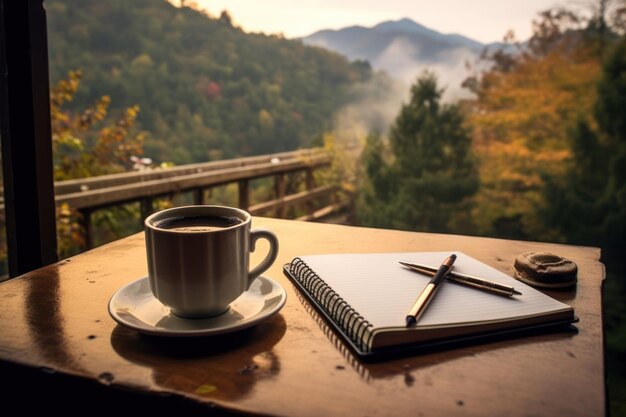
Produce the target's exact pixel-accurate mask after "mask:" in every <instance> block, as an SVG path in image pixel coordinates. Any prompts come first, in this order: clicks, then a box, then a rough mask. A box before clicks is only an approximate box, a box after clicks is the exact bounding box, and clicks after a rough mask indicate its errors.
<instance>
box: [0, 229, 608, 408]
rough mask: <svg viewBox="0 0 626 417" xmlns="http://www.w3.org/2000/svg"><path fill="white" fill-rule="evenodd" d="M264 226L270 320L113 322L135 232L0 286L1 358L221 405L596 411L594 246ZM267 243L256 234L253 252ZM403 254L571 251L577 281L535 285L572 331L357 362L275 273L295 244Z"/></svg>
mask: <svg viewBox="0 0 626 417" xmlns="http://www.w3.org/2000/svg"><path fill="white" fill-rule="evenodd" d="M261 227H262V228H267V229H270V230H272V231H274V232H275V233H276V234H277V236H278V239H279V241H280V250H279V255H278V259H277V261H276V263H275V264H274V265H273V266H272V268H271V269H270V270H269V271H267V272H266V273H265V274H264V275H265V276H268V277H270V278H273V279H274V280H276V281H278V282H279V283H280V284H281V285H282V286H283V287H284V288H285V289H286V291H287V295H288V299H287V303H286V305H285V307H284V308H283V309H282V310H281V312H280V313H279V314H278V315H276V316H274V317H272V318H271V319H269V320H268V321H266V322H264V323H262V324H260V325H258V326H256V327H254V328H252V329H249V330H246V331H243V332H238V333H234V334H230V335H224V336H219V337H209V338H193V339H166V338H159V337H148V336H143V335H139V334H137V333H136V332H134V331H132V330H129V329H127V328H125V327H122V326H119V325H117V324H116V323H115V321H113V320H112V319H111V317H110V316H109V314H108V311H107V303H108V301H109V298H110V297H111V296H112V295H113V294H114V293H115V291H116V290H117V289H119V288H120V287H122V286H123V285H125V284H127V283H129V282H131V281H133V280H136V279H138V278H141V277H143V276H145V275H146V271H147V267H146V255H145V248H144V239H143V233H140V234H136V235H133V236H130V237H128V238H125V239H122V240H119V241H116V242H113V243H110V244H108V245H105V246H102V247H99V248H97V249H94V250H91V251H89V252H86V253H84V254H81V255H78V256H75V257H73V258H69V259H67V260H65V261H61V262H59V263H57V264H55V265H51V266H48V267H45V268H42V269H40V270H36V271H33V272H31V273H28V274H26V275H23V276H21V277H18V278H15V279H13V280H10V281H8V282H5V283H2V284H0V363H4V364H10V365H11V366H19V367H21V366H24V369H27V368H28V369H31V370H32V369H34V370H35V373H42V374H46V375H51V374H52V375H58V376H59V377H61V376H67V375H69V376H72V377H80V378H78V379H77V380H78V381H84V383H88V382H89V381H94V382H96V383H97V384H98V385H100V386H104V387H106V389H111V390H115V389H123V390H126V391H128V392H133V393H144V394H147V395H148V397H149V396H151V395H153V396H154V397H155V398H156V397H162V396H163V395H166V396H173V397H181V398H184V399H186V400H188V401H191V402H194V403H198V404H199V405H206V406H207V411H214V412H218V413H219V412H235V413H238V412H244V413H250V414H259V415H275V416H315V417H318V416H330V415H341V416H344V415H346V416H349V415H350V416H351V415H355V416H432V415H441V416H449V415H467V416H507V417H510V416H601V415H605V408H606V399H605V379H604V357H603V326H602V308H601V286H602V282H603V279H604V267H603V265H602V264H601V263H600V262H599V257H600V252H599V250H598V249H596V248H588V247H575V246H564V245H555V244H544V243H534V242H521V241H509V240H498V239H488V238H477V237H466V236H455V235H437V234H425V233H412V232H401V231H390V230H378V229H368V228H357V227H348V226H336V225H327V224H315V223H306V222H297V221H288V220H276V219H268V218H259V217H255V218H254V220H253V228H261ZM266 249H267V248H266V246H264V245H263V244H259V245H258V247H257V252H255V253H254V254H253V257H252V258H253V261H252V262H253V263H254V262H258V261H259V260H260V259H261V258H262V257H263V256H264V254H265V251H266ZM413 251H451V252H452V251H461V252H464V253H466V254H468V255H470V256H472V257H474V258H476V259H478V260H480V261H482V262H485V263H487V264H489V265H491V266H493V267H495V268H497V269H499V270H500V271H502V272H504V273H507V274H509V275H512V272H513V262H514V260H515V257H516V256H517V255H518V254H520V253H523V252H529V251H549V252H553V253H556V254H558V255H561V256H564V257H566V258H569V259H571V260H573V261H574V262H576V263H577V264H578V267H579V274H578V278H579V283H578V286H577V288H576V289H574V290H569V291H546V293H547V294H549V295H551V296H553V297H554V298H557V299H559V300H560V301H563V302H565V303H568V304H570V305H572V306H573V307H574V308H575V310H576V314H577V316H578V317H579V318H580V322H579V323H577V324H576V327H577V328H578V332H577V333H573V332H559V333H549V334H539V335H531V336H528V337H523V338H515V339H508V340H502V341H497V342H492V343H487V344H481V345H475V346H470V347H464V348H457V349H448V350H445V351H441V352H433V353H429V354H423V355H418V356H412V357H404V358H398V359H393V360H389V361H385V362H381V363H373V364H369V363H362V362H359V361H358V360H357V359H356V358H354V357H353V356H352V355H351V353H350V351H349V350H348V349H347V348H346V347H345V346H344V345H343V344H342V343H341V341H339V340H338V339H337V337H336V336H335V334H334V333H332V331H330V330H328V328H327V326H325V324H324V322H323V321H322V320H320V319H319V317H318V316H317V314H316V313H315V311H313V310H311V309H310V307H309V306H308V305H307V303H306V301H304V300H303V299H302V297H301V295H299V294H297V293H296V290H295V289H294V287H293V286H292V284H291V283H290V282H289V280H288V279H287V278H286V277H285V276H284V275H283V273H282V271H281V268H282V265H283V264H284V263H287V262H289V261H290V260H291V259H293V258H294V257H296V256H300V255H306V254H314V253H343V252H353V253H357V252H358V253H372V252H413ZM144 397H145V395H144Z"/></svg>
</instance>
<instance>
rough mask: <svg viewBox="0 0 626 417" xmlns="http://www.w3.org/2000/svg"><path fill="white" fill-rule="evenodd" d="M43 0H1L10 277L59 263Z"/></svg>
mask: <svg viewBox="0 0 626 417" xmlns="http://www.w3.org/2000/svg"><path fill="white" fill-rule="evenodd" d="M47 42H48V41H47V29H46V12H45V9H44V6H43V0H28V1H12V0H0V136H1V137H2V141H1V142H2V169H3V176H4V178H3V180H4V199H5V203H4V210H5V215H6V234H7V248H8V261H9V275H10V276H11V277H14V276H17V275H21V274H23V273H25V272H28V271H31V270H33V269H36V268H39V267H42V266H44V265H48V264H51V263H53V262H55V261H56V260H57V253H56V248H57V243H56V222H55V204H54V188H53V178H52V140H51V137H52V133H51V127H50V88H49V84H48V78H49V75H48V43H47Z"/></svg>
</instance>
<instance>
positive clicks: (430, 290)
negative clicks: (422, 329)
mask: <svg viewBox="0 0 626 417" xmlns="http://www.w3.org/2000/svg"><path fill="white" fill-rule="evenodd" d="M455 259H456V255H454V254H452V255H450V256H448V257H447V258H446V260H445V261H443V263H442V264H441V266H440V267H439V269H438V270H437V272H436V273H435V275H434V276H433V277H432V279H431V280H430V282H429V283H428V284H426V287H425V288H424V289H423V290H422V292H421V293H420V295H419V297H417V299H416V300H415V302H414V303H413V307H411V309H410V310H409V312H408V313H407V315H406V326H407V327H409V326H412V325H413V324H415V323H416V322H417V320H419V318H420V317H421V316H422V314H424V311H426V307H428V304H429V303H430V301H431V300H432V299H433V297H434V296H435V293H436V292H437V289H439V286H440V285H441V284H442V283H443V280H444V278H445V277H446V274H447V273H448V271H450V269H452V265H453V264H454V261H455Z"/></svg>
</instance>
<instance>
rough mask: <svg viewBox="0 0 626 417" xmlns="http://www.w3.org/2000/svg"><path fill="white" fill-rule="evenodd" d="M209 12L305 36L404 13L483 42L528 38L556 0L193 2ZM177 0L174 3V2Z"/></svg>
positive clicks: (251, 28) (245, 25) (248, 27)
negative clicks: (542, 13)
mask: <svg viewBox="0 0 626 417" xmlns="http://www.w3.org/2000/svg"><path fill="white" fill-rule="evenodd" d="M195 2H196V3H197V4H198V5H199V6H200V7H201V8H203V9H205V10H207V11H208V12H209V13H210V14H211V15H213V16H217V15H219V14H220V13H221V11H222V10H228V12H229V13H230V15H231V17H232V19H233V21H234V23H235V24H236V25H237V26H240V27H241V28H242V29H244V30H245V31H246V32H264V33H267V34H271V33H273V34H276V33H282V34H283V35H284V36H285V37H287V38H294V37H304V36H307V35H310V34H311V33H314V32H316V31H318V30H320V29H341V28H343V27H347V26H353V25H360V26H365V27H370V26H374V25H376V24H377V23H380V22H383V21H386V20H398V19H401V18H404V17H408V18H410V19H413V20H414V21H416V22H418V23H420V24H422V25H424V26H426V27H429V28H431V29H434V30H436V31H439V32H441V33H458V34H461V35H465V36H467V37H469V38H472V39H474V40H477V41H479V42H483V43H489V42H496V41H501V40H502V38H503V36H504V34H505V33H506V32H507V31H508V30H510V29H512V30H513V31H514V32H515V35H516V38H517V39H518V40H526V39H528V37H529V36H530V33H531V29H532V19H533V18H535V17H536V16H537V13H538V12H540V11H543V10H546V9H548V8H550V7H552V6H555V5H564V4H567V2H566V3H563V2H558V1H555V0H516V1H511V0H384V1H381V0H195ZM173 3H175V4H176V3H177V1H173Z"/></svg>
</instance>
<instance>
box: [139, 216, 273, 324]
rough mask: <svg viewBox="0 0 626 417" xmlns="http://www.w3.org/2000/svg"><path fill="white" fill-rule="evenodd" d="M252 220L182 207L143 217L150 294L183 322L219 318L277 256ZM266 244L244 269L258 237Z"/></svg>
mask: <svg viewBox="0 0 626 417" xmlns="http://www.w3.org/2000/svg"><path fill="white" fill-rule="evenodd" d="M251 223H252V216H250V214H248V213H247V212H245V211H244V210H240V209H238V208H234V207H225V206H207V205H198V206H185V207H175V208H170V209H166V210H162V211H159V212H157V213H154V214H152V215H151V216H149V217H148V218H146V220H145V222H144V226H145V234H146V251H147V255H148V276H149V282H150V289H151V290H152V293H153V294H154V296H155V297H156V298H157V299H158V300H159V301H160V302H161V303H163V304H164V305H166V306H168V307H169V308H170V310H171V311H172V313H174V314H176V315H177V316H181V317H185V318H207V317H212V316H216V315H219V314H222V313H224V312H226V311H227V310H228V306H229V304H230V303H232V302H233V301H234V300H235V299H236V298H237V297H239V296H240V295H241V294H242V293H243V292H244V291H247V290H248V288H249V287H250V284H251V283H252V281H253V280H254V279H255V278H257V277H258V276H260V275H261V274H262V273H263V272H264V271H265V270H267V269H268V268H269V267H270V266H271V265H272V263H273V262H274V261H275V260H276V256H277V255H278V239H277V238H276V235H274V233H272V232H270V231H269V230H262V229H258V230H251ZM261 238H263V239H267V241H268V242H269V244H270V248H269V252H268V254H267V256H266V257H265V259H263V261H261V263H260V264H259V265H257V266H256V267H255V268H254V269H252V270H251V271H250V269H249V263H250V252H253V251H254V249H255V243H256V241H257V240H258V239H261Z"/></svg>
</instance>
